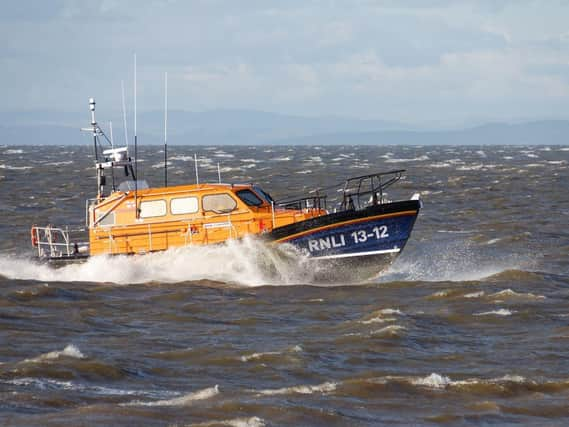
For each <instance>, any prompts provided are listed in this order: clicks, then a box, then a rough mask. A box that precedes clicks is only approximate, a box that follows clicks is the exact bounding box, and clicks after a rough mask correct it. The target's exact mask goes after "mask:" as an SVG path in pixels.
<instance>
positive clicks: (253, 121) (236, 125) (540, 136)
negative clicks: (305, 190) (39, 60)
mask: <svg viewBox="0 0 569 427" xmlns="http://www.w3.org/2000/svg"><path fill="white" fill-rule="evenodd" d="M162 114H163V113H161V112H147V113H141V114H140V115H139V117H138V126H139V135H138V140H139V142H140V143H141V144H163V134H164V129H163V117H162ZM103 119H104V118H103V117H102V114H99V117H98V120H100V122H99V123H100V125H101V127H102V128H103V129H104V130H105V132H106V133H107V134H109V133H110V132H109V126H108V120H105V121H103ZM111 120H112V122H113V127H114V138H115V139H116V141H117V144H122V143H123V142H124V130H123V128H122V118H120V117H112V118H111ZM88 125H89V115H88V112H87V113H86V114H79V113H55V112H41V111H37V112H25V113H17V112H10V113H0V132H1V133H0V144H7V145H28V144H52V145H60V144H61V145H70V144H73V145H78V144H88V143H90V138H89V135H88V134H83V135H82V134H80V133H79V128H81V127H88ZM132 137H133V135H132V129H129V139H130V140H131V141H132ZM168 143H169V144H173V145H263V144H266V145H326V144H346V145H357V144H394V145H399V144H407V145H432V144H458V145H507V144H517V145H543V144H550V145H553V144H561V145H566V144H569V121H566V120H540V121H533V122H526V123H516V124H507V123H491V124H485V125H481V126H476V127H471V128H466V129H452V130H427V129H417V128H413V127H411V126H408V125H405V124H402V123H396V122H389V121H382V120H358V119H348V118H342V117H300V116H292V115H284V114H276V113H266V112H259V111H249V110H214V111H207V112H186V111H170V112H169V113H168Z"/></svg>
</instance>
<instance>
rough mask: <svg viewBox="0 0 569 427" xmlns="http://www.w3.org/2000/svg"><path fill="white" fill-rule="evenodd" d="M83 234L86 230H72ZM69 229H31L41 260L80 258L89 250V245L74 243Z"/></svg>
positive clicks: (34, 227) (48, 227) (47, 227)
mask: <svg viewBox="0 0 569 427" xmlns="http://www.w3.org/2000/svg"><path fill="white" fill-rule="evenodd" d="M72 231H73V232H82V231H84V230H72ZM69 233H70V230H69V229H68V227H65V228H60V227H52V226H50V225H48V226H46V227H37V226H35V225H34V226H33V227H32V229H31V238H32V245H33V246H34V247H36V248H37V253H38V257H40V258H63V257H74V256H79V255H81V254H83V253H84V252H85V250H84V249H85V248H88V243H78V242H72V241H71V239H70V237H69Z"/></svg>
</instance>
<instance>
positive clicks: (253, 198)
mask: <svg viewBox="0 0 569 427" xmlns="http://www.w3.org/2000/svg"><path fill="white" fill-rule="evenodd" d="M235 194H237V197H239V198H240V199H241V200H243V202H245V204H246V205H249V206H261V205H262V204H263V201H262V200H261V199H260V198H259V196H257V195H256V194H255V193H253V192H252V191H251V190H239V191H237V192H236V193H235Z"/></svg>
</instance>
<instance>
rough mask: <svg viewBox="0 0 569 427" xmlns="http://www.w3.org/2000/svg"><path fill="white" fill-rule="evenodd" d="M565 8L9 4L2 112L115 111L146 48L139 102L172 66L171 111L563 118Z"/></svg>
mask: <svg viewBox="0 0 569 427" xmlns="http://www.w3.org/2000/svg"><path fill="white" fill-rule="evenodd" d="M568 15H569V4H568V3H566V2H553V1H552V2H548V3H542V2H533V1H503V2H494V1H472V2H469V1H466V2H452V1H445V0H433V1H426V0H425V1H423V0H421V1H419V0H417V1H411V0H407V1H371V0H370V1H367V0H362V1H356V2H343V1H332V0H329V1H325V0H321V1H317V0H315V1H308V0H307V1H301V0H291V1H287V2H281V3H274V2H264V1H248V2H234V1H229V0H225V1H224V0H212V1H205V0H195V1H168V2H165V1H157V0H145V1H134V0H121V1H119V0H102V1H98V2H76V1H73V0H56V1H54V2H50V4H47V3H46V2H40V1H36V2H31V1H30V0H28V1H24V2H23V3H22V2H8V3H7V4H6V5H4V10H3V14H2V17H1V18H0V37H1V38H2V40H5V42H4V43H3V45H2V46H1V47H0V81H3V82H9V84H8V83H4V87H3V97H2V98H0V110H10V109H39V108H55V109H61V110H79V109H81V108H83V106H84V102H83V98H85V99H86V98H87V97H89V96H93V95H96V96H97V97H98V99H100V100H101V104H100V105H109V108H114V109H117V108H119V106H120V91H119V90H120V80H126V81H127V87H128V88H130V87H131V82H130V80H131V77H130V76H131V73H132V54H133V53H134V52H137V54H138V59H139V61H138V63H139V78H140V85H139V87H140V93H139V100H140V106H141V108H142V109H145V108H146V109H152V108H158V107H157V106H159V105H161V99H162V93H161V91H162V84H161V80H162V78H163V77H162V76H163V72H164V71H168V72H169V76H170V79H169V86H170V87H171V91H172V95H171V97H170V101H171V103H172V107H173V108H181V109H189V110H199V109H210V108H225V107H229V108H247V109H251V108H253V109H261V110H273V111H278V112H285V113H296V114H310V115H328V114H347V115H350V116H360V117H369V118H382V119H388V120H399V121H407V122H418V121H419V122H420V121H440V122H447V123H448V122H452V121H457V120H458V121H468V120H475V119H479V118H480V117H485V118H490V119H496V120H499V119H508V118H512V117H516V116H520V115H521V116H524V117H534V116H535V117H549V116H555V117H559V115H560V114H561V113H560V111H569V93H568V87H567V84H568V78H567V77H566V76H567V75H569V74H568V73H567V67H569V36H568V34H569V33H568V32H567V26H566V19H565V17H566V16H568ZM537 16H539V17H540V19H536V17H537ZM127 95H128V96H129V97H131V96H132V94H131V93H128V94H127ZM457 106H459V107H457Z"/></svg>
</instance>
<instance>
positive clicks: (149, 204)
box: [140, 200, 166, 218]
mask: <svg viewBox="0 0 569 427" xmlns="http://www.w3.org/2000/svg"><path fill="white" fill-rule="evenodd" d="M164 215H166V200H149V201H146V202H141V203H140V217H141V218H152V217H155V216H164Z"/></svg>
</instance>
